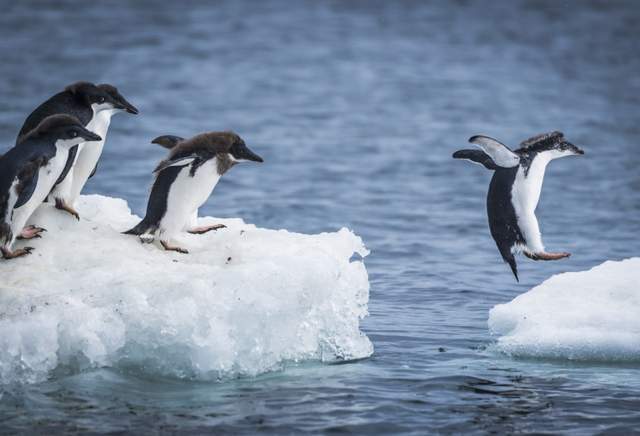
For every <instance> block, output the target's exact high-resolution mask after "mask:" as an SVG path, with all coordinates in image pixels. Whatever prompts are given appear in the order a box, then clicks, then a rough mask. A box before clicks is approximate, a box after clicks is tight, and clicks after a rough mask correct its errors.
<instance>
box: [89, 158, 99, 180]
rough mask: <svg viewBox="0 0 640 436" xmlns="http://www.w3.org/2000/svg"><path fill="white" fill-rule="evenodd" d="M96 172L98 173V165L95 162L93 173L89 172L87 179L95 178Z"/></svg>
mask: <svg viewBox="0 0 640 436" xmlns="http://www.w3.org/2000/svg"><path fill="white" fill-rule="evenodd" d="M96 171H98V163H97V162H96V166H95V167H93V171H91V174H89V177H88V178H89V179H90V178H91V177H93V176H95V175H96Z"/></svg>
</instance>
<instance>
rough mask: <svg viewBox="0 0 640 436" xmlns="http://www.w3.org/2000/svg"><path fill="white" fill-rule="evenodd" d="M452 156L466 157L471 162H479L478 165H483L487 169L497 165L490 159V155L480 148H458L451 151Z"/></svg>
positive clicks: (456, 157) (492, 168) (493, 168)
mask: <svg viewBox="0 0 640 436" xmlns="http://www.w3.org/2000/svg"><path fill="white" fill-rule="evenodd" d="M453 158H454V159H467V160H470V161H471V162H475V163H479V164H480V165H484V167H485V168H486V169H488V170H495V169H498V165H496V163H495V162H494V161H493V159H491V156H489V155H488V154H487V153H485V152H484V151H482V150H468V149H467V150H458V151H456V152H455V153H453Z"/></svg>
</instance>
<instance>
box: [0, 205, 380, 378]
mask: <svg viewBox="0 0 640 436" xmlns="http://www.w3.org/2000/svg"><path fill="white" fill-rule="evenodd" d="M78 206H79V207H78V210H79V212H80V215H81V217H82V220H81V221H80V222H77V221H76V220H75V219H74V218H72V217H70V216H69V215H66V214H64V213H62V212H60V211H57V210H54V209H53V208H51V206H48V205H44V207H42V208H41V209H39V210H38V211H37V213H36V215H35V216H34V217H33V219H32V220H31V222H33V223H34V224H37V225H40V226H43V227H45V228H47V229H48V232H47V233H45V234H44V238H43V239H36V240H33V241H27V242H30V244H29V245H33V246H35V247H36V250H35V251H34V252H33V254H32V255H31V256H28V257H24V258H20V259H16V260H12V261H2V260H0V277H1V281H0V332H1V333H0V382H1V383H9V382H19V383H24V382H37V381H39V380H43V379H45V378H47V377H49V376H51V375H52V374H58V373H59V372H63V373H70V372H71V373H73V372H77V371H80V370H82V369H84V368H91V367H99V366H110V367H117V368H123V369H127V370H133V371H140V372H143V373H145V374H152V375H161V376H170V377H185V378H196V379H215V378H220V377H223V378H225V377H236V376H240V375H256V374H260V373H263V372H266V371H271V370H274V369H278V368H281V367H282V365H283V364H286V363H287V362H301V361H306V360H319V361H325V362H326V361H336V360H349V359H358V358H363V357H367V356H369V355H371V354H372V352H373V346H372V344H371V342H370V341H369V339H368V338H367V337H366V336H365V335H364V334H363V333H362V332H361V331H360V320H361V319H362V318H363V317H365V316H366V315H367V303H368V299H369V282H368V277H367V271H366V269H365V266H364V264H363V262H361V261H353V260H352V259H351V258H352V256H353V254H354V253H358V254H360V255H361V256H363V257H364V256H366V255H367V254H368V251H367V250H366V248H365V247H364V245H363V243H362V240H361V239H360V238H359V237H357V236H356V235H354V234H353V233H352V232H351V231H349V230H347V229H342V230H340V231H338V232H335V233H323V234H319V235H303V234H297V233H291V232H287V231H285V230H279V231H276V230H266V229H258V228H256V227H255V226H253V225H248V224H245V223H244V222H243V221H242V220H240V219H224V220H222V219H213V218H202V219H200V223H199V224H201V225H203V224H212V223H223V224H226V225H227V227H228V228H227V229H223V230H219V231H218V232H210V233H208V234H206V235H189V234H185V235H184V237H183V241H181V245H182V246H184V247H186V248H188V249H189V250H190V254H188V255H184V254H180V253H174V252H166V251H163V250H161V249H159V248H158V247H157V246H153V245H149V244H146V245H143V244H140V243H139V242H138V239H137V238H136V237H134V236H129V235H121V234H120V232H122V231H123V230H126V229H128V228H130V227H131V226H133V225H134V224H136V222H137V217H135V216H133V215H131V212H130V210H129V208H128V207H127V204H126V202H125V201H123V200H120V199H115V198H108V197H102V196H96V195H93V196H85V197H81V199H80V201H79V204H78Z"/></svg>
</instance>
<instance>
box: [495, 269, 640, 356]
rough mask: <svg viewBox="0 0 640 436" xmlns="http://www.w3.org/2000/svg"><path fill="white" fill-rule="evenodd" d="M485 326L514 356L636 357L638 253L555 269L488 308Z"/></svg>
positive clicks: (639, 337)
mask: <svg viewBox="0 0 640 436" xmlns="http://www.w3.org/2000/svg"><path fill="white" fill-rule="evenodd" d="M489 329H490V331H491V332H492V333H493V334H494V335H497V336H499V337H498V339H497V347H498V348H499V349H500V350H501V351H504V352H506V353H508V354H511V355H514V356H526V357H538V358H554V359H570V360H596V361H640V258H632V259H627V260H623V261H608V262H605V263H603V264H601V265H599V266H596V267H595V268H593V269H591V270H589V271H583V272H571V273H564V274H558V275H555V276H553V277H551V278H550V279H548V280H546V281H545V282H544V283H542V284H541V285H539V286H536V287H535V288H533V289H531V290H530V291H529V292H527V293H525V294H522V295H520V296H518V297H516V298H515V299H514V300H513V301H511V302H510V303H507V304H499V305H497V306H495V307H494V308H493V309H491V312H490V315H489Z"/></svg>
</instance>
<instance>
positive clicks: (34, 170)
mask: <svg viewBox="0 0 640 436" xmlns="http://www.w3.org/2000/svg"><path fill="white" fill-rule="evenodd" d="M40 163H41V162H40V161H39V160H36V161H32V162H30V163H29V164H27V166H25V167H24V169H23V170H22V171H20V173H19V174H18V186H17V192H18V199H17V200H16V204H15V205H14V206H13V208H14V209H15V208H18V207H20V206H22V205H23V204H25V203H26V202H27V201H29V199H30V198H31V196H32V195H33V193H34V192H35V190H36V186H38V172H39V170H40Z"/></svg>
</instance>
